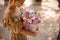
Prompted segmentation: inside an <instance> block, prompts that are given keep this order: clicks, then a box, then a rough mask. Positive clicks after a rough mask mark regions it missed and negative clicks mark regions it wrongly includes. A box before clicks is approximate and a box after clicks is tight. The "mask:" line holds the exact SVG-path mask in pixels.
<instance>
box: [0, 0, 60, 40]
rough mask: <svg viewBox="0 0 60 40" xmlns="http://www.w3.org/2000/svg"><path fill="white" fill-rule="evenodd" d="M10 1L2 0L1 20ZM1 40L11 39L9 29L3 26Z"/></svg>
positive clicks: (0, 8)
mask: <svg viewBox="0 0 60 40" xmlns="http://www.w3.org/2000/svg"><path fill="white" fill-rule="evenodd" d="M8 1H9V0H0V20H1V19H2V16H3V13H4V10H5V8H6V7H7V5H8ZM58 2H59V7H60V0H58ZM0 40H9V35H8V30H7V29H5V28H2V27H0ZM58 40H60V37H58Z"/></svg>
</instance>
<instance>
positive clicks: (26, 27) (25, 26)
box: [23, 21, 29, 29]
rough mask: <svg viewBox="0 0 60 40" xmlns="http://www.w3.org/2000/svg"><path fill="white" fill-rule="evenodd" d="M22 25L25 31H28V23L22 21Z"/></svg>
mask: <svg viewBox="0 0 60 40" xmlns="http://www.w3.org/2000/svg"><path fill="white" fill-rule="evenodd" d="M23 25H24V28H25V29H29V23H28V22H27V21H24V22H23Z"/></svg>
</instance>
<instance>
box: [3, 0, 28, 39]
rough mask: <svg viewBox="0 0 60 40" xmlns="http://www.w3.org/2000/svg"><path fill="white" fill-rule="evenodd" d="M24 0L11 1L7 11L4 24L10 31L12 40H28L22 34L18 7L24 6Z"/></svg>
mask: <svg viewBox="0 0 60 40" xmlns="http://www.w3.org/2000/svg"><path fill="white" fill-rule="evenodd" d="M23 3H24V0H9V3H8V7H7V9H6V10H5V13H4V16H3V20H2V24H3V25H4V27H6V28H8V30H9V31H10V40H27V37H26V36H25V35H23V34H21V33H20V32H21V29H22V23H21V18H20V14H19V13H18V12H17V10H16V7H20V6H22V5H23Z"/></svg>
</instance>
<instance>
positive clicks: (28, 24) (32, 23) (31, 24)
mask: <svg viewBox="0 0 60 40" xmlns="http://www.w3.org/2000/svg"><path fill="white" fill-rule="evenodd" d="M22 17H23V26H24V27H23V28H24V29H25V30H29V31H31V32H36V31H37V30H38V26H39V23H40V22H41V15H40V13H39V12H35V11H33V10H28V11H25V12H24V13H23V14H22Z"/></svg>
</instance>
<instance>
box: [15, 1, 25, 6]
mask: <svg viewBox="0 0 60 40" xmlns="http://www.w3.org/2000/svg"><path fill="white" fill-rule="evenodd" d="M24 1H25V0H19V1H16V6H17V7H20V6H22V5H23V3H24Z"/></svg>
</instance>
